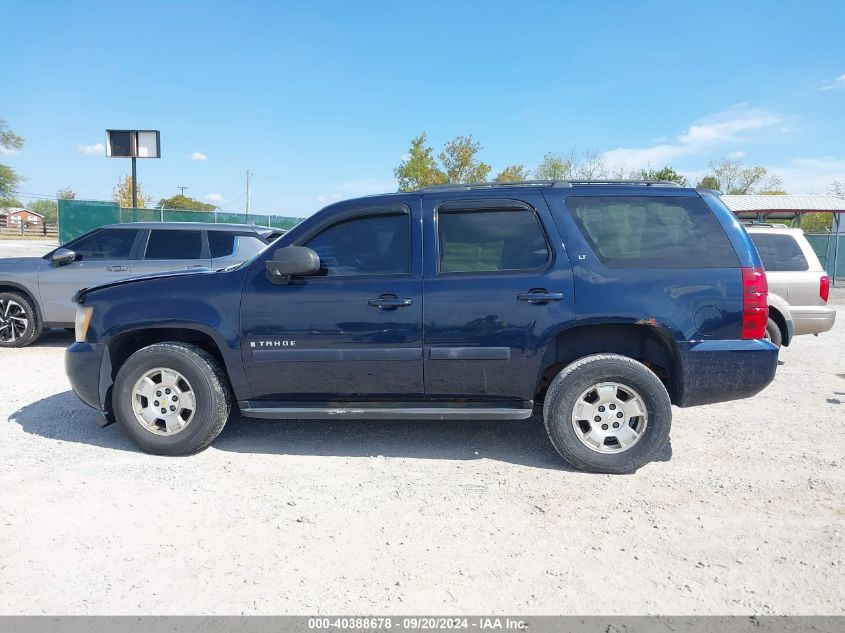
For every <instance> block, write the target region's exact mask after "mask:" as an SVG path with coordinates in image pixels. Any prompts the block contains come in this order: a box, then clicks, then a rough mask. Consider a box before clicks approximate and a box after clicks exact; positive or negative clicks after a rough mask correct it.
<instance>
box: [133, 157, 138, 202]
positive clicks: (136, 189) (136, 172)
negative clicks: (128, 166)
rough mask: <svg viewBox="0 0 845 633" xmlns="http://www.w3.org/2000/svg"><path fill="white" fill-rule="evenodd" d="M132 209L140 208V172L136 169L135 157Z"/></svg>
mask: <svg viewBox="0 0 845 633" xmlns="http://www.w3.org/2000/svg"><path fill="white" fill-rule="evenodd" d="M132 208H133V209H137V208H138V170H137V169H136V168H135V157H134V156H133V157H132Z"/></svg>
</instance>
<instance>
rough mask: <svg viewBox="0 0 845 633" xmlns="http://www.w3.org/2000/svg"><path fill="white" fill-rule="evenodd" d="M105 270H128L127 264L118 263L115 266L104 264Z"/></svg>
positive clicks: (114, 271) (115, 271)
mask: <svg viewBox="0 0 845 633" xmlns="http://www.w3.org/2000/svg"><path fill="white" fill-rule="evenodd" d="M106 270H108V271H109V272H113V273H120V272H123V271H125V270H129V267H128V266H121V265H119V264H118V265H115V266H106Z"/></svg>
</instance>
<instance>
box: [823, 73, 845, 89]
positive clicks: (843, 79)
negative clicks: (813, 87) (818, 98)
mask: <svg viewBox="0 0 845 633" xmlns="http://www.w3.org/2000/svg"><path fill="white" fill-rule="evenodd" d="M837 88H845V75H839V76H838V77H836V78H835V79H831V80H830V81H826V82H824V83H823V84H822V85H821V87H820V88H819V90H836V89H837Z"/></svg>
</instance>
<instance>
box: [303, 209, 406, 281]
mask: <svg viewBox="0 0 845 633" xmlns="http://www.w3.org/2000/svg"><path fill="white" fill-rule="evenodd" d="M305 246H308V247H309V248H312V249H314V250H315V251H316V252H317V254H318V255H319V256H320V266H321V268H323V269H324V270H325V274H327V275H330V276H336V275H395V274H401V273H407V272H409V271H410V270H411V227H410V219H409V217H408V214H407V213H390V214H382V215H371V216H363V217H357V218H352V219H350V220H345V221H343V222H339V223H337V224H334V225H332V226H330V227H329V228H327V229H326V230H325V231H323V232H322V233H320V234H318V235H317V236H316V237H314V238H312V239H311V240H310V241H309V242H308V243H307V244H305Z"/></svg>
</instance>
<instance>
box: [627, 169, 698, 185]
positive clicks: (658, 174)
mask: <svg viewBox="0 0 845 633" xmlns="http://www.w3.org/2000/svg"><path fill="white" fill-rule="evenodd" d="M639 177H640V178H641V179H642V180H668V181H670V182H676V183H678V184H679V185H681V187H686V186H687V179H686V176H682V175H681V174H679V173H678V172H676V171H675V170H674V169H673V168H672V167H669V165H666V167H664V168H663V169H652V168H651V167H649V168H648V169H641V170H640V173H639Z"/></svg>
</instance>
